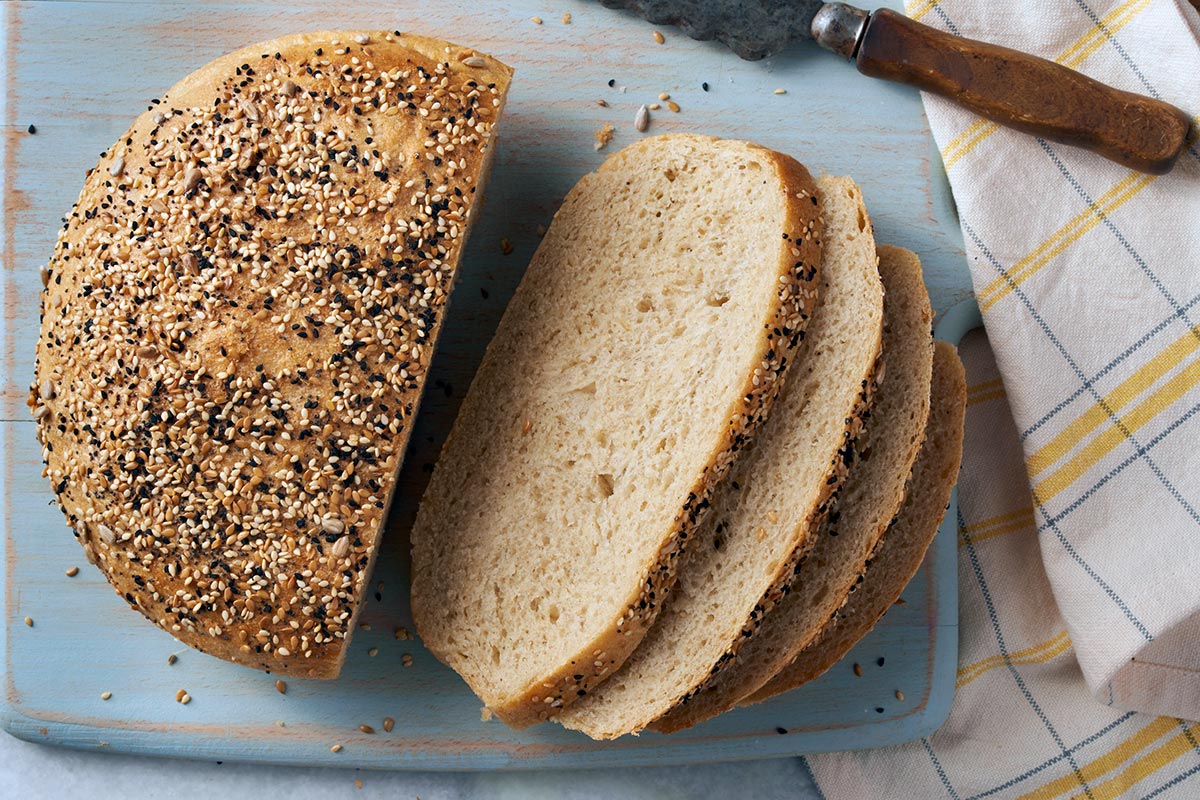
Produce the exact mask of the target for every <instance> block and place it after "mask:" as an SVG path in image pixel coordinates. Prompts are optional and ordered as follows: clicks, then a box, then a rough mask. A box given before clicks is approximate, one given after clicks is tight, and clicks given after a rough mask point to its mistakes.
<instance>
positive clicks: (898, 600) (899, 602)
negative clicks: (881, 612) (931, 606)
mask: <svg viewBox="0 0 1200 800" xmlns="http://www.w3.org/2000/svg"><path fill="white" fill-rule="evenodd" d="M892 605H897V606H906V605H908V601H907V600H905V599H904V598H903V597H897V598H896V602H895V603H893V604H892Z"/></svg>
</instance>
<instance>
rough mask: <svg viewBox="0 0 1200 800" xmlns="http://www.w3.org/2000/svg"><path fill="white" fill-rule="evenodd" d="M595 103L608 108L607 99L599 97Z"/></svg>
mask: <svg viewBox="0 0 1200 800" xmlns="http://www.w3.org/2000/svg"><path fill="white" fill-rule="evenodd" d="M596 105H598V106H600V107H601V108H608V101H607V100H605V99H604V98H602V97H601V98H599V99H597V100H596Z"/></svg>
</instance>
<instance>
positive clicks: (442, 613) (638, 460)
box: [412, 135, 820, 726]
mask: <svg viewBox="0 0 1200 800" xmlns="http://www.w3.org/2000/svg"><path fill="white" fill-rule="evenodd" d="M819 237H820V225H819V215H818V208H817V201H816V196H815V187H814V185H813V182H812V180H811V178H810V177H809V175H808V173H807V171H805V169H804V168H803V167H802V166H801V165H800V164H798V163H797V162H795V161H794V160H792V159H790V158H788V157H786V156H783V155H780V154H778V153H774V152H772V151H770V150H767V149H765V148H762V147H759V146H756V145H752V144H748V143H745V142H737V141H725V140H720V139H715V138H711V137H704V136H692V135H679V136H663V137H654V138H650V139H646V140H643V141H641V142H639V143H638V144H635V145H632V146H630V147H628V148H626V149H624V150H622V151H620V152H619V153H617V154H615V155H614V156H612V157H610V158H609V159H608V160H607V161H606V162H605V163H604V164H603V165H602V166H601V167H600V169H599V170H597V171H596V172H594V173H592V174H590V175H587V176H585V177H584V178H583V179H581V180H580V181H579V183H578V184H577V185H576V186H575V188H574V189H572V190H571V192H570V194H569V195H568V196H567V198H566V200H565V201H564V203H563V205H562V208H561V209H560V210H559V211H558V213H557V214H556V215H555V218H554V221H553V224H552V225H551V226H550V229H549V231H547V233H546V236H545V238H544V239H543V241H542V243H541V245H540V246H539V248H538V250H537V253H536V254H535V255H534V257H533V260H532V263H531V264H530V265H529V268H528V271H527V273H526V275H525V277H524V279H523V280H522V282H521V285H520V287H519V288H518V290H517V292H516V294H515V296H514V298H513V300H512V301H511V303H510V304H509V306H508V309H507V311H506V312H505V315H504V317H503V319H502V321H501V323H500V326H499V329H498V331H497V333H496V336H495V338H494V339H493V340H492V342H491V344H490V345H489V347H488V350H487V353H486V355H485V357H484V359H483V362H482V364H481V365H480V367H479V371H478V373H477V375H476V377H475V379H474V381H473V383H472V385H471V388H470V390H469V392H468V394H467V396H466V398H465V399H464V401H463V404H462V408H461V410H460V413H459V416H458V419H457V420H456V422H455V424H454V428H453V430H452V432H451V434H450V437H449V439H448V441H447V442H446V445H445V448H444V450H443V452H442V455H441V458H440V460H439V461H438V464H437V466H436V468H435V470H434V474H433V477H432V479H431V481H430V484H429V487H428V490H427V491H426V494H425V497H424V499H423V500H422V502H421V507H420V511H419V513H418V517H417V521H416V524H415V527H414V529H413V533H412V543H413V590H412V600H413V616H414V621H415V622H416V625H417V628H418V631H419V633H420V635H421V638H422V640H423V641H424V643H425V645H426V646H427V647H428V648H429V649H430V650H431V651H432V652H433V653H434V654H435V655H436V656H437V657H438V658H440V659H441V660H443V661H444V662H446V663H447V664H449V665H450V666H451V667H453V668H454V669H455V670H456V671H458V672H459V673H460V674H461V675H462V676H463V678H464V679H465V680H466V681H467V683H469V684H470V686H471V688H472V689H474V690H475V692H476V694H478V695H479V696H480V697H481V698H482V699H483V701H484V703H485V704H486V705H487V706H488V707H489V708H490V709H491V710H492V711H493V712H494V713H496V714H497V715H498V716H499V717H500V718H501V719H503V720H504V721H505V722H507V723H509V724H510V725H515V726H523V725H527V724H531V723H533V722H537V721H539V720H542V719H546V718H548V717H550V716H553V715H555V714H557V713H559V711H560V710H561V709H562V708H563V707H566V706H568V705H569V704H570V703H571V702H572V701H574V700H575V699H576V698H577V697H578V696H580V695H582V694H583V693H585V692H586V691H587V690H589V689H590V688H592V686H594V685H595V684H596V683H598V682H599V681H601V680H603V679H604V678H605V677H607V676H608V675H609V674H610V673H612V672H613V671H615V670H616V669H617V668H618V667H619V666H620V665H621V663H622V662H624V660H625V658H626V657H627V656H628V655H629V653H630V652H631V651H632V650H633V649H634V647H635V646H636V645H637V644H638V642H639V641H640V640H641V638H642V636H643V635H644V633H645V630H646V629H647V627H648V626H649V625H650V623H651V622H652V621H653V619H654V617H655V616H656V615H657V613H658V611H659V608H660V607H661V603H662V601H663V599H664V597H665V596H666V594H667V592H668V591H669V590H670V588H671V586H672V584H673V583H674V573H675V565H676V563H677V562H678V559H679V553H680V551H681V550H682V549H683V547H684V546H685V545H686V544H687V543H688V541H689V539H690V538H691V537H692V535H693V531H694V528H695V525H696V522H697V520H698V519H699V518H700V517H701V516H702V514H703V512H704V511H705V509H706V508H707V507H708V505H709V496H710V492H711V489H712V486H713V485H714V483H715V482H716V480H717V479H718V478H719V476H720V475H721V473H722V471H723V470H724V469H725V467H726V466H727V464H728V463H729V461H730V459H731V458H732V457H733V454H734V453H735V452H737V451H738V450H740V449H741V448H742V447H744V446H745V444H746V442H747V441H749V437H750V436H751V435H752V434H753V432H754V429H755V428H756V427H757V425H758V424H759V422H760V421H761V420H762V419H763V418H764V417H765V416H766V414H767V413H768V411H769V409H770V406H771V404H772V401H773V400H774V397H775V395H776V394H777V392H778V390H779V386H780V380H779V376H780V375H781V373H782V372H783V370H784V368H785V367H786V366H787V365H788V363H789V362H790V360H791V356H792V353H793V351H794V349H795V347H796V345H797V344H798V342H799V340H800V337H801V335H802V333H803V330H804V327H805V324H806V322H807V318H808V314H809V313H810V311H811V308H812V305H813V303H814V301H815V298H816V280H817V273H818V269H817V268H818V265H819V263H820V246H819Z"/></svg>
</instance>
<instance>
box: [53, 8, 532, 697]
mask: <svg viewBox="0 0 1200 800" xmlns="http://www.w3.org/2000/svg"><path fill="white" fill-rule="evenodd" d="M510 75H511V70H509V68H508V67H506V66H504V65H503V64H501V63H499V62H497V61H496V60H494V59H492V58H490V57H487V56H485V55H482V54H479V53H476V52H474V51H473V50H470V49H465V48H461V47H458V46H455V45H451V44H448V43H446V42H441V41H436V40H433V39H427V38H423V37H419V36H412V35H408V34H401V33H399V32H394V33H391V32H387V31H331V32H323V33H313V34H303V35H295V36H286V37H283V38H281V39H276V40H274V41H269V42H264V43H262V44H258V45H253V46H251V47H248V48H245V49H243V50H239V51H237V52H235V53H232V54H230V55H227V56H224V57H222V58H219V59H217V60H216V61H214V62H212V63H211V64H209V65H208V66H205V67H203V68H201V69H200V70H198V71H196V72H195V73H193V74H191V75H189V76H188V77H186V78H184V79H183V80H182V81H180V82H179V83H178V84H177V85H176V86H174V87H172V88H171V89H170V90H169V91H168V92H167V93H166V94H164V95H163V96H162V97H161V98H159V99H157V100H154V101H153V102H152V103H151V105H150V107H149V109H148V110H147V111H146V112H145V113H144V114H142V115H141V116H140V117H138V119H137V120H136V121H135V122H134V124H133V126H132V127H131V128H130V129H129V130H128V132H127V133H126V134H125V135H123V136H122V137H121V139H120V140H119V141H118V142H116V144H114V145H113V146H112V147H111V148H110V149H109V150H108V151H107V152H106V153H105V154H104V155H103V157H102V158H101V160H100V163H99V164H98V165H97V166H96V168H95V169H93V170H92V171H91V172H90V173H89V174H88V177H87V180H86V182H85V185H84V188H83V191H82V193H81V194H80V196H79V200H78V202H77V203H76V205H75V206H74V208H73V209H72V211H71V213H70V216H69V218H68V220H67V221H66V224H65V225H64V227H63V230H62V233H61V235H60V237H59V240H58V245H57V247H56V249H55V252H54V255H53V257H52V258H51V260H50V263H49V265H48V268H47V271H46V272H45V273H44V278H45V281H46V290H45V292H44V293H43V295H42V314H43V320H42V329H41V338H40V340H39V342H38V350H37V366H36V380H35V383H34V386H33V389H32V392H31V398H30V404H31V407H32V408H33V413H34V417H35V418H36V419H37V420H38V437H39V440H40V442H41V443H42V446H43V457H44V459H45V461H46V475H47V477H48V478H49V479H50V482H51V484H52V486H53V488H54V491H55V492H56V494H57V497H58V500H59V502H60V504H61V505H62V508H63V511H64V513H65V514H66V516H67V520H68V522H69V523H70V525H71V527H72V528H73V529H74V531H75V535H76V537H77V538H78V539H79V540H80V542H81V544H82V545H83V548H84V550H85V552H86V553H87V555H88V558H89V559H90V560H92V561H94V562H95V563H97V564H98V566H99V567H100V569H101V571H102V572H103V573H104V574H105V576H106V577H107V578H108V580H109V581H110V582H111V583H112V585H113V586H114V588H115V589H116V591H117V593H118V594H120V595H121V596H122V597H123V598H124V599H125V600H126V601H127V602H128V603H129V604H130V605H131V606H133V607H134V608H136V609H138V610H139V611H141V612H142V613H143V614H145V615H146V616H147V617H148V618H150V619H151V620H153V621H154V622H156V623H157V624H158V625H160V626H161V627H162V628H164V629H165V630H167V631H169V632H170V633H172V634H173V635H174V636H175V637H177V638H178V639H180V640H181V641H183V642H185V643H187V644H189V645H191V646H193V647H195V648H197V649H200V650H203V651H205V652H208V653H211V654H213V655H215V656H218V657H220V658H224V659H228V660H230V661H236V662H238V663H242V664H247V665H249V666H253V667H257V668H259V669H266V670H270V671H272V672H276V673H280V674H285V675H300V676H310V677H333V676H336V675H337V674H338V671H339V669H340V666H341V663H342V660H343V659H344V657H345V653H346V648H347V643H348V640H349V637H350V634H351V631H352V630H353V628H354V621H355V617H356V615H357V613H358V609H359V608H360V605H361V600H362V596H363V591H364V587H365V586H366V583H367V580H368V577H369V573H370V570H371V564H372V560H373V558H374V554H375V551H376V547H377V545H378V543H379V536H380V528H381V525H382V523H383V520H384V517H385V514H386V511H387V507H388V502H389V498H390V495H391V492H392V488H393V486H394V484H395V473H396V471H397V469H398V467H399V465H400V460H401V457H402V454H403V452H404V447H405V444H406V442H407V440H408V437H409V434H410V432H411V429H412V421H413V418H414V416H415V415H416V413H417V407H418V404H419V401H420V397H421V390H422V388H423V386H424V383H425V376H426V373H427V370H428V367H429V362H430V359H431V357H432V355H433V348H434V344H435V342H436V340H437V336H438V331H439V329H440V327H441V321H442V317H443V312H444V308H445V304H446V300H447V297H448V295H449V292H450V289H451V287H452V285H453V282H454V276H455V271H456V269H457V266H458V262H459V257H460V254H461V252H462V246H463V240H464V238H465V236H466V233H467V230H468V228H469V226H470V224H471V220H472V218H473V216H474V209H475V206H476V205H477V200H478V194H479V192H478V190H479V189H480V185H481V182H482V178H483V175H484V173H485V169H486V162H487V160H488V157H489V155H490V153H491V151H492V149H493V147H492V145H493V141H492V129H493V125H494V124H495V122H496V119H497V117H498V115H499V113H500V111H501V107H502V104H503V101H504V96H505V92H506V90H507V88H508V83H509V78H510Z"/></svg>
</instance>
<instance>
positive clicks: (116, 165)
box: [108, 158, 125, 178]
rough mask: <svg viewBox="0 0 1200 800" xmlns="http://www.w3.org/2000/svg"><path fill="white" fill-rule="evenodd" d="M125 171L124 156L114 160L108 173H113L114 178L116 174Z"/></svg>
mask: <svg viewBox="0 0 1200 800" xmlns="http://www.w3.org/2000/svg"><path fill="white" fill-rule="evenodd" d="M124 171H125V159H124V158H118V159H117V160H116V161H114V162H113V164H112V166H111V167H109V168H108V174H109V175H112V176H113V177H114V178H115V177H116V176H118V175H120V174H121V173H122V172H124Z"/></svg>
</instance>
